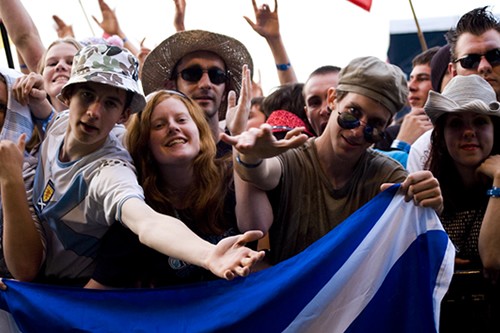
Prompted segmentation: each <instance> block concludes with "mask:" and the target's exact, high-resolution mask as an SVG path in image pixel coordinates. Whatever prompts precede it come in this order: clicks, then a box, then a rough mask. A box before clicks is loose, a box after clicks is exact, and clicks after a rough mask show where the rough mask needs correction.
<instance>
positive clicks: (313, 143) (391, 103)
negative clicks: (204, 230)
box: [224, 57, 443, 263]
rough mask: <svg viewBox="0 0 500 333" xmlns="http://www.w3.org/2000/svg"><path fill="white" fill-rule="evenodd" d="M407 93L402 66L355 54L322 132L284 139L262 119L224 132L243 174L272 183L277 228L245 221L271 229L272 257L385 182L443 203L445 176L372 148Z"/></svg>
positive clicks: (320, 230) (331, 222) (295, 249)
mask: <svg viewBox="0 0 500 333" xmlns="http://www.w3.org/2000/svg"><path fill="white" fill-rule="evenodd" d="M407 94H408V90H407V83H406V77H405V75H404V74H403V72H402V71H401V69H399V68H398V67H396V66H393V65H390V64H387V63H385V62H383V61H381V60H379V59H377V58H374V57H362V58H356V59H354V60H352V61H351V62H350V63H349V64H348V65H347V66H346V67H344V68H343V69H342V70H341V72H340V79H339V84H338V86H337V88H330V89H329V90H328V97H327V103H328V108H329V110H330V112H331V116H330V119H329V120H328V124H327V126H326V128H325V130H324V132H323V133H322V134H321V136H319V137H317V138H310V139H307V137H306V136H305V135H304V134H301V135H297V136H295V137H293V138H289V139H284V140H280V141H278V140H276V139H275V138H274V137H273V135H272V131H271V128H270V127H269V126H267V125H266V124H264V125H262V126H261V128H260V129H252V130H250V131H248V132H245V133H242V134H241V135H239V136H235V137H230V136H225V137H224V140H226V141H227V142H228V143H231V144H232V145H233V146H234V147H235V148H236V149H237V150H238V152H239V154H238V155H236V157H235V162H234V165H235V169H236V171H237V172H238V174H239V175H240V176H241V177H242V178H243V179H244V180H246V181H248V182H250V183H253V184H254V185H255V186H256V187H257V188H260V189H261V190H264V191H270V192H268V193H269V196H270V201H271V203H272V205H273V212H274V221H273V220H272V219H271V221H273V222H272V228H271V225H266V226H262V225H240V226H239V227H240V229H241V230H248V229H252V228H260V229H261V230H262V231H264V232H269V236H270V244H271V245H272V249H271V251H270V254H269V255H268V256H270V259H271V263H277V262H280V261H282V260H285V259H287V258H289V257H291V256H293V255H295V254H297V253H299V252H300V251H302V250H304V249H305V248H306V247H307V246H309V245H310V244H312V243H313V242H314V241H316V240H318V239H319V238H321V237H322V236H323V235H325V234H326V233H328V232H329V231H330V230H332V229H333V228H335V227H336V226H337V225H338V224H339V223H341V222H342V221H343V220H345V219H346V218H347V217H348V216H349V215H351V214H352V213H353V212H354V211H356V210H357V209H358V208H360V207H361V206H363V205H364V204H365V203H367V202H368V201H369V200H371V199H372V198H373V197H375V196H376V195H377V194H378V193H379V192H380V191H381V190H382V189H385V188H386V187H387V186H389V185H388V184H386V185H383V184H385V183H401V182H402V183H403V184H402V186H401V191H402V192H403V193H404V194H405V196H406V199H407V200H408V201H409V200H413V201H414V202H415V204H417V205H421V206H428V207H433V208H435V209H437V210H440V209H441V207H442V202H443V201H442V197H441V191H440V188H439V184H438V182H437V181H436V179H435V178H434V177H433V176H432V174H431V173H430V172H428V171H420V172H418V173H415V174H410V175H408V173H407V172H406V170H405V169H404V168H403V167H402V166H401V165H400V164H399V163H398V162H396V161H395V160H393V159H391V158H389V157H387V156H385V155H382V154H379V153H377V152H375V151H373V150H372V149H370V146H371V145H372V144H373V143H374V142H376V141H378V140H380V139H381V138H382V137H383V135H384V130H385V128H386V127H387V125H388V124H389V123H390V122H391V118H392V116H393V115H394V114H395V113H396V112H397V111H398V110H399V109H401V107H402V106H403V105H404V104H405V103H406V99H407ZM290 148H295V149H290ZM382 185H383V186H382Z"/></svg>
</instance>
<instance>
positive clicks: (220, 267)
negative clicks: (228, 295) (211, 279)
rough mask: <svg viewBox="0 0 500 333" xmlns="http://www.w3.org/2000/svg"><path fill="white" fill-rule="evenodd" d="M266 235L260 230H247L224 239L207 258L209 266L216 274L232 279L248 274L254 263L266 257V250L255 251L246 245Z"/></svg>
mask: <svg viewBox="0 0 500 333" xmlns="http://www.w3.org/2000/svg"><path fill="white" fill-rule="evenodd" d="M263 236H264V234H263V232H262V231H260V230H251V231H247V232H245V233H244V234H242V235H237V236H232V237H227V238H224V239H222V240H221V241H220V242H219V243H217V245H216V246H215V250H214V251H213V253H212V254H211V255H210V256H209V257H208V258H207V261H208V262H207V267H208V268H209V269H210V271H211V272H212V273H214V274H215V275H217V276H219V277H222V278H225V279H227V280H232V279H234V278H235V277H236V276H247V275H248V274H249V273H250V271H251V268H252V266H253V265H255V264H256V263H257V262H259V261H260V260H262V259H263V258H264V255H265V253H264V251H254V250H252V249H250V248H248V247H246V246H245V245H246V244H247V243H250V242H253V241H256V240H258V239H260V238H262V237H263Z"/></svg>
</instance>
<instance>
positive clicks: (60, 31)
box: [52, 15, 75, 38]
mask: <svg viewBox="0 0 500 333" xmlns="http://www.w3.org/2000/svg"><path fill="white" fill-rule="evenodd" d="M52 19H53V20H54V22H55V29H56V32H57V37H59V38H64V37H73V38H74V37H75V33H74V32H73V26H72V25H68V24H66V22H64V21H63V20H62V19H61V18H60V17H59V16H57V15H52Z"/></svg>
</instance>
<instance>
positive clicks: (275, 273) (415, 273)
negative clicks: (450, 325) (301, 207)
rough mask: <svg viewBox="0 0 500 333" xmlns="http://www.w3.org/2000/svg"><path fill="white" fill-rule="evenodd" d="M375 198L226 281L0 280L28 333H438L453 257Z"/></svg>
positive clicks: (389, 194) (3, 298)
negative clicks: (105, 284)
mask: <svg viewBox="0 0 500 333" xmlns="http://www.w3.org/2000/svg"><path fill="white" fill-rule="evenodd" d="M397 189H398V185H395V186H393V187H391V188H390V189H389V190H387V191H384V192H382V193H381V194H379V195H378V196H377V197H375V198H374V199H373V200H371V201H370V202H368V203H367V204H366V205H365V206H363V207H362V208H361V209H359V210H358V211H357V212H355V213H354V214H353V215H352V216H351V217H349V218H348V219H347V220H345V221H344V222H343V223H342V224H340V225H339V226H338V227H337V228H335V229H334V230H332V231H331V232H330V233H329V234H327V235H326V236H325V237H323V238H321V239H320V240H318V241H317V242H315V243H314V244H312V245H311V246H310V247H309V248H307V249H306V250H304V251H303V252H301V253H300V254H298V255H296V256H294V257H292V258H290V259H288V260H286V261H284V262H281V263H280V264H278V265H276V266H273V267H271V268H268V269H266V270H263V271H260V272H257V273H253V274H251V275H250V276H248V277H246V278H238V279H235V280H233V281H225V280H217V281H211V282H206V283H198V284H191V285H185V286H180V287H172V288H160V289H127V290H107V291H103V290H87V289H79V288H67V287H58V286H48V285H39V284H33V283H21V282H17V281H12V280H7V281H4V282H5V283H6V284H7V286H8V289H7V291H4V292H0V308H2V309H4V310H6V311H9V312H10V313H11V314H12V316H13V317H14V319H15V321H16V322H17V324H18V325H19V328H20V329H21V331H22V332H24V333H30V332H301V333H302V332H373V331H377V332H398V333H400V332H438V323H439V307H440V302H441V299H442V297H443V296H444V294H445V292H446V291H447V289H448V286H449V283H450V280H451V276H452V274H453V262H454V254H455V252H454V248H453V246H452V244H451V242H450V240H449V238H448V236H447V234H446V233H445V232H444V230H443V228H442V225H441V223H440V221H439V219H438V217H437V215H436V214H435V212H434V211H433V210H432V209H430V208H421V207H417V206H415V205H414V204H413V203H412V202H408V203H407V202H405V201H404V197H403V195H400V194H397V193H398V192H397Z"/></svg>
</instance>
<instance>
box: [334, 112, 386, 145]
mask: <svg viewBox="0 0 500 333" xmlns="http://www.w3.org/2000/svg"><path fill="white" fill-rule="evenodd" d="M337 123H338V124H339V126H340V127H342V128H343V129H348V130H350V129H354V128H358V127H359V126H364V129H363V135H364V137H365V140H366V141H367V142H370V143H376V142H379V141H380V140H382V139H383V138H384V137H385V133H384V131H382V130H380V129H378V128H376V127H373V126H371V125H369V124H367V123H365V122H364V121H361V120H360V119H358V118H356V116H355V115H353V114H352V113H350V112H340V111H339V116H338V117H337Z"/></svg>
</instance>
